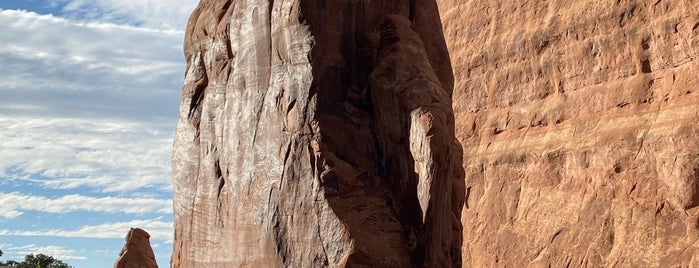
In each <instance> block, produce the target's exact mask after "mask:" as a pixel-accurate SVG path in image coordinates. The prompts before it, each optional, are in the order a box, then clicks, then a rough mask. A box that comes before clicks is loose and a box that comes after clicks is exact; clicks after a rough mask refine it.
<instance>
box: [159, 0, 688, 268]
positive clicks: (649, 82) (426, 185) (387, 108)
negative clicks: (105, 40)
mask: <svg viewBox="0 0 699 268" xmlns="http://www.w3.org/2000/svg"><path fill="white" fill-rule="evenodd" d="M697 14H699V2H697V1H688V0H686V1H670V0H668V1H652V2H648V1H591V0H583V1H543V0H536V1H465V0H436V1H434V0H412V1H411V0H405V1H389V0H383V1H382V0H372V1H357V0H333V1H330V0H290V1H269V0H202V1H201V2H200V4H199V7H198V8H197V9H196V10H195V11H194V13H193V14H192V17H191V19H190V23H189V25H188V28H187V37H186V41H185V55H186V59H187V63H188V69H187V74H186V81H185V86H184V88H183V100H182V103H181V110H180V121H179V123H178V128H177V134H176V137H175V145H174V149H173V185H174V186H173V189H174V192H175V199H174V202H175V240H174V252H173V257H172V266H173V267H214V268H215V267H279V266H288V267H324V266H331V267H335V266H351V267H354V266H357V267H362V266H365V267H410V266H429V267H449V266H452V267H453V266H464V267H505V266H506V267H523V266H528V267H600V266H604V267H659V266H661V267H666V266H680V267H699V257H696V256H699V231H698V230H699V124H697V123H698V122H699V93H698V92H699V76H697V73H699V62H698V61H697V60H696V57H697V53H698V52H699V15H697ZM452 68H453V70H452ZM462 228H463V229H462Z"/></svg>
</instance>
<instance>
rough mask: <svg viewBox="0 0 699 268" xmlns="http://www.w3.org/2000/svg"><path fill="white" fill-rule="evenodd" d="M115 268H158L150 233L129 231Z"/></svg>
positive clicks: (140, 230) (137, 229)
mask: <svg viewBox="0 0 699 268" xmlns="http://www.w3.org/2000/svg"><path fill="white" fill-rule="evenodd" d="M114 268H158V264H157V263H156V261H155V254H154V253H153V248H151V246H150V235H149V234H148V232H146V231H144V230H143V229H140V228H131V230H129V233H128V234H126V244H125V245H124V248H122V249H121V253H119V258H118V259H117V260H116V262H114Z"/></svg>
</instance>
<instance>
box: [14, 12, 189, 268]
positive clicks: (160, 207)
mask: <svg viewBox="0 0 699 268" xmlns="http://www.w3.org/2000/svg"><path fill="white" fill-rule="evenodd" d="M197 3H198V1H196V0H22V1H20V0H2V1H0V32H1V33H2V34H0V68H1V70H2V71H1V72H0V250H2V251H3V252H4V255H3V256H2V257H0V260H8V259H15V260H20V259H22V258H23V256H24V255H26V254H29V253H44V254H49V255H53V256H55V257H58V258H60V259H63V260H64V261H66V262H68V263H69V264H71V265H73V266H74V267H78V268H95V267H111V265H112V264H113V263H114V260H116V258H117V255H118V253H119V251H120V250H121V247H122V246H123V244H124V238H123V237H124V236H125V235H126V233H127V232H128V230H129V228H130V227H140V228H143V229H145V230H146V231H148V232H149V233H151V236H152V237H151V243H152V244H153V247H154V250H155V252H156V256H157V260H158V264H159V265H160V267H168V266H169V257H170V253H171V250H172V220H173V219H172V192H171V185H170V179H171V178H170V149H171V146H172V137H173V134H174V127H175V124H176V119H177V118H176V117H177V111H178V106H179V101H180V90H181V85H182V80H183V74H184V68H185V63H184V59H183V58H182V39H183V35H184V31H183V29H184V26H185V25H186V21H187V18H188V16H189V14H190V13H191V11H192V10H193V9H194V7H195V6H196V4H197Z"/></svg>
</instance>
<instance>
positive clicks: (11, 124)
mask: <svg viewBox="0 0 699 268" xmlns="http://www.w3.org/2000/svg"><path fill="white" fill-rule="evenodd" d="M168 123H169V122H168ZM0 125H2V126H3V128H2V129H0V140H2V143H0V151H2V152H3V153H2V154H0V178H5V180H3V181H0V184H2V183H9V182H10V181H12V180H20V181H22V182H26V183H33V184H39V185H41V186H43V187H48V188H54V189H73V188H78V187H91V188H93V189H95V190H97V191H100V192H133V191H134V190H137V189H141V188H149V189H151V190H150V191H153V190H157V191H169V189H170V187H171V184H170V152H171V147H172V131H173V129H172V127H170V126H163V125H158V124H157V123H149V122H135V121H123V120H118V119H112V120H110V119H101V120H91V119H75V118H42V117H33V116H12V117H10V116H3V115H2V114H0ZM8 179H9V180H8Z"/></svg>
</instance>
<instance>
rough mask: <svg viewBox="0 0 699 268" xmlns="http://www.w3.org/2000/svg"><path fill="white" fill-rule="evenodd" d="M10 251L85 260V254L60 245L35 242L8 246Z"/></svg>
mask: <svg viewBox="0 0 699 268" xmlns="http://www.w3.org/2000/svg"><path fill="white" fill-rule="evenodd" d="M6 250H7V251H8V253H12V254H13V255H18V256H24V255H29V254H44V255H48V256H51V257H54V258H56V259H59V260H85V259H87V258H86V257H85V256H80V255H78V253H77V252H76V251H75V250H72V249H67V248H64V247H59V246H37V245H34V244H30V245H25V246H11V247H7V248H6Z"/></svg>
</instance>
